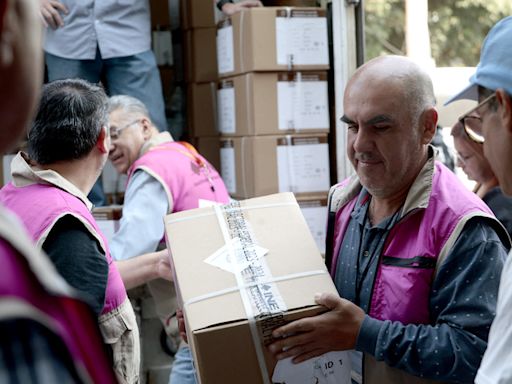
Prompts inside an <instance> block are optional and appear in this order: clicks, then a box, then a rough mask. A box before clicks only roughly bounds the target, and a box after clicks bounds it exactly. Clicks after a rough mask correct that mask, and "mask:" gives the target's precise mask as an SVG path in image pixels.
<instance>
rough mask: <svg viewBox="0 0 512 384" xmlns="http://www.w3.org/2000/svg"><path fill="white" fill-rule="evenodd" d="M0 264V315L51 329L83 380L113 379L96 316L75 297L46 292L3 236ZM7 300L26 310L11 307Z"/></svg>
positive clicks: (99, 380) (101, 380)
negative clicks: (36, 323)
mask: <svg viewBox="0 0 512 384" xmlns="http://www.w3.org/2000/svg"><path fill="white" fill-rule="evenodd" d="M37 256H43V255H37ZM0 264H1V265H2V278H1V279H0V308H1V312H2V315H1V319H2V320H4V319H10V318H12V319H21V318H27V319H31V320H33V321H35V322H38V323H40V324H42V325H43V326H45V327H47V328H49V329H51V331H53V332H54V333H55V334H57V335H58V336H59V338H60V339H61V340H62V341H63V342H64V344H65V346H66V347H67V349H68V351H69V354H70V356H71V357H72V360H73V362H74V363H75V368H76V370H77V372H78V374H79V375H80V376H81V377H82V379H83V380H84V382H91V383H116V382H117V379H116V378H115V375H114V373H113V371H112V367H111V365H110V362H109V359H108V357H107V355H106V353H105V350H104V347H103V343H102V339H101V335H100V333H99V330H98V325H97V320H96V319H94V316H93V314H92V312H91V311H90V309H89V307H88V306H87V305H86V304H84V303H82V302H81V301H79V300H77V299H75V298H72V297H67V296H63V295H60V294H58V293H55V292H54V293H51V292H49V291H48V290H47V289H46V288H45V287H43V285H42V284H41V283H40V281H39V280H38V279H37V276H36V275H35V274H34V273H33V271H32V270H31V268H30V266H29V265H28V263H27V261H26V259H25V257H24V256H23V255H22V254H21V253H20V252H18V251H17V250H16V249H15V248H14V247H13V246H12V245H11V244H9V243H8V242H6V241H4V240H2V239H0ZM43 272H44V271H39V273H43ZM6 301H9V302H10V303H12V302H15V303H17V306H18V308H20V307H19V306H21V308H28V309H29V310H28V311H25V310H14V311H12V310H10V309H9V308H10V307H9V304H8V303H7V302H6Z"/></svg>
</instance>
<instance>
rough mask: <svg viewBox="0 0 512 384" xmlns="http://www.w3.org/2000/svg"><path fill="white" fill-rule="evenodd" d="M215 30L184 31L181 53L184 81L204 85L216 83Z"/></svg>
mask: <svg viewBox="0 0 512 384" xmlns="http://www.w3.org/2000/svg"><path fill="white" fill-rule="evenodd" d="M215 35H216V29H215V28H198V29H193V30H190V31H185V33H184V34H183V36H184V43H183V51H184V55H185V56H184V58H185V64H184V70H185V81H186V82H189V83H206V82H210V81H217V79H218V74H217V56H216V50H217V48H216V47H217V42H216V38H215Z"/></svg>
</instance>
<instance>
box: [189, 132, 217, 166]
mask: <svg viewBox="0 0 512 384" xmlns="http://www.w3.org/2000/svg"><path fill="white" fill-rule="evenodd" d="M193 142H194V146H195V147H196V149H197V151H198V152H199V153H200V154H201V155H203V156H204V157H205V159H206V160H208V161H209V162H210V164H211V165H213V166H214V167H215V169H216V170H217V171H220V141H219V136H212V137H204V136H203V137H196V138H195V139H194V141H193Z"/></svg>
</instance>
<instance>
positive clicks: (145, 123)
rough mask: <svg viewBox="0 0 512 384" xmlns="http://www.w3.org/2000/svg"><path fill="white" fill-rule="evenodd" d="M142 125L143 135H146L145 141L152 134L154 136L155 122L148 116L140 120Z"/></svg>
mask: <svg viewBox="0 0 512 384" xmlns="http://www.w3.org/2000/svg"><path fill="white" fill-rule="evenodd" d="M140 123H141V125H142V135H143V136H144V141H146V140H149V139H150V138H151V136H153V124H152V123H151V121H150V120H149V119H148V118H147V117H143V118H142V119H141V120H140Z"/></svg>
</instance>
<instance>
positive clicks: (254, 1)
mask: <svg viewBox="0 0 512 384" xmlns="http://www.w3.org/2000/svg"><path fill="white" fill-rule="evenodd" d="M253 7H263V4H261V1H258V0H244V1H240V2H239V3H236V4H233V3H226V4H224V5H223V6H222V12H223V13H224V14H225V15H228V16H231V15H234V14H235V13H237V12H240V11H241V10H243V9H249V8H253Z"/></svg>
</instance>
